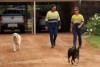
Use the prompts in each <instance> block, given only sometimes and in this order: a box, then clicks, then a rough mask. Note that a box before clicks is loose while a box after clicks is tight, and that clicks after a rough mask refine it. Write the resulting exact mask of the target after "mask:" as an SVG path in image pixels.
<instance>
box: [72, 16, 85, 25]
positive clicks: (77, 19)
mask: <svg viewBox="0 0 100 67" xmlns="http://www.w3.org/2000/svg"><path fill="white" fill-rule="evenodd" d="M82 21H84V17H83V16H82V15H81V14H78V15H76V14H74V15H73V16H72V18H71V22H73V23H81V22H82Z"/></svg>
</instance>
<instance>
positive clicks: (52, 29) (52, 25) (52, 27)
mask: <svg viewBox="0 0 100 67" xmlns="http://www.w3.org/2000/svg"><path fill="white" fill-rule="evenodd" d="M48 28H49V32H50V41H51V45H52V46H55V41H56V38H57V34H58V25H57V23H49V24H48Z"/></svg>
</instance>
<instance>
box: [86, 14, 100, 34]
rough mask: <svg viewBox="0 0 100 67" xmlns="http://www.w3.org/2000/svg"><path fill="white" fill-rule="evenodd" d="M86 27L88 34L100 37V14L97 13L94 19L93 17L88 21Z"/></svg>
mask: <svg viewBox="0 0 100 67" xmlns="http://www.w3.org/2000/svg"><path fill="white" fill-rule="evenodd" d="M85 27H86V28H87V32H90V33H92V34H94V35H100V14H97V13H96V14H95V15H94V16H93V17H91V18H90V19H89V20H88V21H87V24H86V25H85Z"/></svg>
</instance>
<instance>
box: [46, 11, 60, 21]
mask: <svg viewBox="0 0 100 67" xmlns="http://www.w3.org/2000/svg"><path fill="white" fill-rule="evenodd" d="M45 21H49V22H57V21H60V16H59V13H58V12H57V11H55V12H52V11H48V12H47V15H46V18H45Z"/></svg>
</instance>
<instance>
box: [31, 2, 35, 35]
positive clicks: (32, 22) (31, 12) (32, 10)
mask: <svg viewBox="0 0 100 67" xmlns="http://www.w3.org/2000/svg"><path fill="white" fill-rule="evenodd" d="M31 6H32V8H31V21H32V30H31V31H32V34H33V33H34V31H33V28H34V26H33V25H34V21H33V20H34V18H33V16H34V14H33V11H34V10H33V2H32V3H31Z"/></svg>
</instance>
